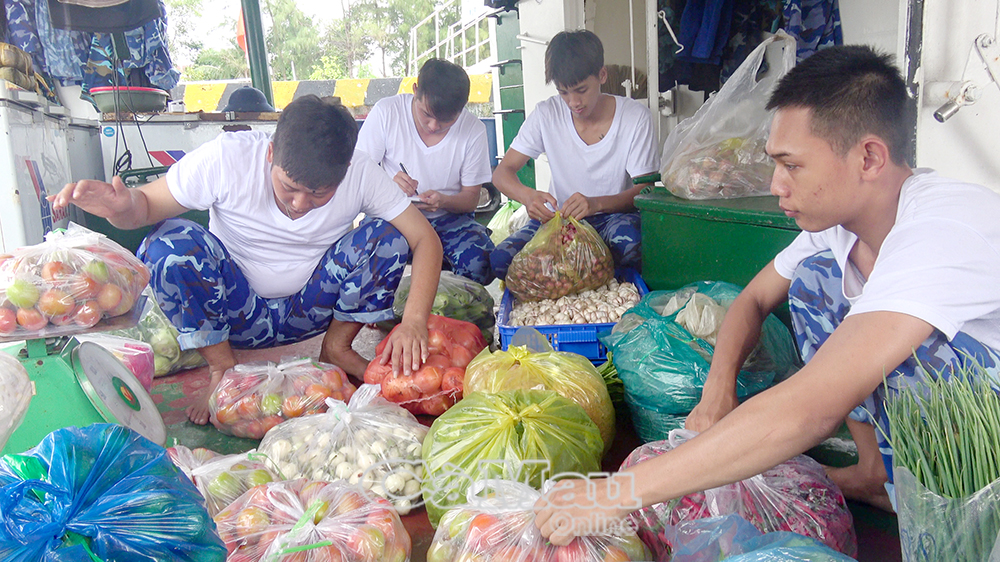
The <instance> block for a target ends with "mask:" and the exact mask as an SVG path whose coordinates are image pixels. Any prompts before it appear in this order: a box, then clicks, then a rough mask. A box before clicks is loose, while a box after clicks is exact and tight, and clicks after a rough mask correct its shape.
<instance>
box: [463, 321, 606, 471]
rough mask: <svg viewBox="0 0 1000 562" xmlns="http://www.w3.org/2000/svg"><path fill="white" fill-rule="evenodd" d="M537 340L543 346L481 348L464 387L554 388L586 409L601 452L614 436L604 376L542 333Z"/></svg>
mask: <svg viewBox="0 0 1000 562" xmlns="http://www.w3.org/2000/svg"><path fill="white" fill-rule="evenodd" d="M521 329H522V330H531V329H532V328H521ZM536 341H538V342H539V343H540V345H541V346H543V347H542V349H531V348H529V347H527V346H520V345H512V346H510V347H508V348H507V351H495V352H492V353H490V350H489V349H488V348H487V349H485V350H483V352H482V353H480V354H479V355H477V356H476V358H475V359H473V360H472V362H471V363H469V366H468V367H466V369H465V391H466V392H469V393H471V392H499V391H501V390H514V389H518V388H523V389H529V388H535V389H545V390H554V391H556V392H558V393H559V394H560V395H561V396H564V397H566V398H569V399H570V400H572V401H573V402H576V403H577V404H579V405H580V406H581V407H582V408H583V409H584V411H585V412H587V416H589V417H590V419H591V420H592V421H593V422H594V424H596V425H597V429H598V430H600V432H601V439H602V440H603V441H604V452H607V451H608V449H610V448H611V443H612V442H614V439H615V407H614V404H612V403H611V396H610V395H609V394H608V387H607V385H606V384H605V383H604V377H602V376H601V374H600V373H598V372H597V368H596V367H594V364H593V363H591V362H590V360H589V359H587V358H586V357H584V356H582V355H578V354H576V353H567V352H563V351H553V350H552V346H551V345H549V343H548V341H547V340H546V339H545V338H544V337H542V338H537V339H536ZM546 348H547V349H546Z"/></svg>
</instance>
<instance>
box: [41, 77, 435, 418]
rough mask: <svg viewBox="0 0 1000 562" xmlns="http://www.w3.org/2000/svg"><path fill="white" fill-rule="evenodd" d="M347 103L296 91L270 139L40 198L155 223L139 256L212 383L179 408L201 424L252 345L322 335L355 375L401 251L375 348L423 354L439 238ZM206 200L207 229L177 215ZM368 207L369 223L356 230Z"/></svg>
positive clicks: (248, 135)
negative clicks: (366, 143) (162, 170)
mask: <svg viewBox="0 0 1000 562" xmlns="http://www.w3.org/2000/svg"><path fill="white" fill-rule="evenodd" d="M356 140H357V124H356V123H355V121H354V118H353V117H352V116H351V114H350V113H349V112H348V111H347V109H345V108H344V107H343V106H339V105H332V104H328V103H326V102H323V101H322V100H320V99H319V98H318V97H316V96H304V97H302V98H299V99H296V100H295V101H293V102H292V103H290V104H289V105H288V106H287V107H286V108H285V110H284V111H283V112H282V113H281V116H280V117H279V118H278V123H277V128H276V130H275V132H274V135H273V136H268V135H266V134H263V133H259V132H253V131H250V132H239V133H224V134H222V135H220V136H219V137H218V138H216V139H215V140H212V141H209V142H207V143H205V144H204V145H202V146H200V147H198V148H197V149H196V150H194V151H192V152H190V153H189V154H187V155H186V156H185V157H184V158H183V159H181V160H180V161H178V163H177V164H174V165H173V166H172V167H171V168H170V170H169V171H168V172H167V175H166V176H165V177H162V178H160V179H157V180H156V181H153V182H151V183H149V184H146V185H143V186H141V187H138V188H135V189H128V188H126V187H125V185H124V184H123V183H122V181H121V179H120V178H118V177H115V178H113V180H112V182H111V183H105V182H101V181H95V180H84V181H80V182H77V183H71V184H67V185H66V187H65V188H63V189H62V191H60V192H59V193H58V194H56V195H54V196H52V197H50V200H51V201H52V203H53V205H54V206H55V208H63V207H65V206H66V205H69V204H70V203H73V204H75V205H77V206H78V207H80V208H82V209H84V210H85V211H88V212H90V213H92V214H95V215H97V216H101V217H105V218H107V219H108V220H109V221H110V222H111V224H113V225H115V226H116V227H117V228H122V229H132V228H139V227H141V226H146V225H154V224H155V225H157V226H156V227H155V228H154V229H153V231H152V232H151V233H150V234H149V236H147V237H146V239H145V240H144V241H143V243H142V246H141V247H140V249H139V252H138V255H139V257H140V258H141V259H142V260H143V261H144V262H145V263H146V265H147V266H148V267H149V268H150V273H151V278H150V285H151V287H152V288H153V291H154V293H155V295H156V299H157V302H158V303H159V304H160V307H161V308H162V309H163V312H164V313H165V314H166V315H167V317H168V318H169V319H170V321H171V322H172V323H173V324H174V326H176V327H177V329H178V330H179V331H180V334H181V335H180V337H179V338H178V343H180V345H181V348H182V349H197V350H198V351H199V352H200V353H201V354H202V356H204V357H205V360H206V361H207V362H208V367H209V372H210V375H211V384H210V385H209V388H207V389H205V391H204V394H203V395H201V396H200V397H198V399H197V401H196V403H195V404H194V405H193V406H191V407H190V408H188V411H187V414H188V417H189V419H190V420H191V421H192V422H194V423H196V424H205V423H207V422H208V418H209V416H208V414H209V412H208V397H209V394H210V393H211V392H212V390H213V389H214V388H215V386H216V385H217V384H218V382H219V380H220V379H221V378H222V375H223V374H224V373H225V372H226V371H227V370H228V369H229V368H231V367H233V366H234V365H236V359H235V357H234V356H233V352H232V349H233V348H234V347H236V348H244V349H245V348H262V347H271V346H275V345H281V344H286V343H292V342H295V341H300V340H303V339H306V338H309V337H312V336H315V335H318V334H321V333H324V332H325V334H326V336H325V338H324V339H323V344H322V351H321V353H320V357H319V359H320V360H321V361H325V362H329V363H333V364H335V365H338V366H339V367H341V368H342V369H344V370H345V371H346V372H347V373H348V374H350V375H352V376H354V377H356V378H360V377H362V375H363V374H364V370H365V368H366V366H367V361H366V360H365V359H364V358H362V357H361V356H360V355H358V353H357V352H355V351H354V350H353V349H352V348H351V344H352V342H353V341H354V338H355V336H357V334H358V332H359V331H360V330H361V328H362V326H363V325H364V324H365V323H369V322H377V321H380V320H386V319H388V318H391V317H392V315H393V312H392V301H393V294H394V292H395V290H396V286H397V285H398V284H399V280H400V278H401V277H402V274H403V268H404V267H405V265H406V261H407V258H409V257H410V256H411V255H412V257H413V269H412V275H413V279H414V282H413V290H412V292H411V293H410V297H409V299H407V302H406V309H405V311H404V312H403V321H402V325H401V326H400V328H399V329H397V330H396V331H394V332H393V334H392V336H390V341H389V342H388V344H387V345H386V347H385V352H384V353H383V354H382V356H381V360H382V361H383V363H386V362H389V361H391V362H392V364H393V366H394V368H396V369H399V370H403V371H411V370H415V369H417V368H418V367H419V365H420V363H421V362H422V361H423V360H424V359H426V357H427V349H428V348H427V319H428V317H429V315H430V309H431V304H432V303H433V300H434V295H435V292H436V288H437V282H438V275H439V274H440V271H441V243H440V241H439V240H438V237H437V235H436V234H435V233H434V230H433V229H432V228H431V226H430V224H428V222H427V220H426V219H425V218H424V217H423V215H422V214H421V213H420V212H419V211H418V210H417V209H416V208H414V207H413V206H412V205H410V203H409V201H407V199H406V197H405V196H404V195H403V194H402V192H400V191H399V189H397V188H396V187H395V185H393V183H392V182H391V181H389V179H388V178H386V177H385V174H383V173H382V171H381V170H380V169H379V168H378V166H376V165H375V163H374V162H372V161H371V159H369V158H368V157H367V156H364V155H362V154H360V153H358V154H356V153H355V152H354V146H355V143H356ZM189 209H207V210H208V211H209V228H208V229H207V230H206V229H205V228H204V227H202V226H201V225H199V224H197V223H194V222H192V221H188V220H185V219H178V218H173V217H177V215H180V214H181V213H183V212H185V211H187V210H189ZM359 212H364V213H366V214H367V215H369V216H370V217H375V220H371V221H368V222H366V224H364V225H362V226H360V227H359V228H356V229H352V227H353V220H354V218H355V217H356V216H357V215H358V213H359Z"/></svg>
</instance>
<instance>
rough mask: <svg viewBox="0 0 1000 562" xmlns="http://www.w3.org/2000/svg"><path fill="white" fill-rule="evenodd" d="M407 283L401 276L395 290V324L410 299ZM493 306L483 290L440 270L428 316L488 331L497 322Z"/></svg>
mask: <svg viewBox="0 0 1000 562" xmlns="http://www.w3.org/2000/svg"><path fill="white" fill-rule="evenodd" d="M410 280H411V278H410V276H409V275H407V276H406V277H403V280H402V281H400V282H399V287H398V288H397V289H396V296H395V300H394V301H393V303H392V312H393V314H395V316H396V322H397V323H398V322H399V321H400V320H402V319H403V310H404V309H405V308H406V300H407V298H408V297H409V296H410ZM494 305H495V303H494V302H493V296H492V295H490V292H489V291H487V290H486V287H483V286H482V285H480V284H479V283H476V282H475V281H473V280H471V279H467V278H465V277H462V276H461V275H456V274H454V273H452V272H450V271H442V272H441V278H440V280H439V281H438V289H437V295H435V297H434V304H433V306H432V307H431V313H432V314H436V315H438V316H444V317H445V318H451V319H453V320H462V321H463V322H471V323H473V324H475V325H476V326H478V327H479V328H480V329H481V330H491V329H492V328H493V326H494V325H495V324H496V320H497V318H496V314H495V313H494V312H493V306H494Z"/></svg>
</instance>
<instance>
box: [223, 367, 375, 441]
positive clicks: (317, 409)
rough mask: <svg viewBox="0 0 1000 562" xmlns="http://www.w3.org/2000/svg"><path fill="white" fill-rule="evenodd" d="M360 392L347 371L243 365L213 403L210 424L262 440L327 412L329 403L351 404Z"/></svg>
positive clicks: (231, 374)
mask: <svg viewBox="0 0 1000 562" xmlns="http://www.w3.org/2000/svg"><path fill="white" fill-rule="evenodd" d="M355 390H356V388H355V386H354V385H353V384H351V382H350V381H349V380H348V379H347V373H345V372H344V370H343V369H341V368H340V367H337V366H336V365H330V364H327V363H320V362H319V361H315V360H313V359H309V358H302V359H295V360H292V361H285V362H283V363H281V364H275V363H272V362H270V361H253V362H250V363H242V364H240V365H237V366H235V367H233V368H232V369H229V370H228V371H226V374H224V375H222V380H221V381H219V385H218V386H217V387H215V390H214V391H213V392H212V395H211V396H210V397H209V400H208V410H209V414H210V417H209V419H210V421H211V422H212V425H214V426H215V427H216V428H217V429H218V430H219V431H221V432H223V433H227V434H229V435H235V436H236V437H247V438H250V439H260V438H261V437H263V436H264V434H265V433H267V431H268V430H269V429H271V428H272V427H274V426H276V425H278V424H279V423H281V422H283V421H285V420H290V419H292V418H297V417H299V416H304V415H308V414H319V413H322V412H325V411H326V399H327V398H333V399H334V400H340V401H344V400H349V399H350V398H351V395H352V394H354V391H355Z"/></svg>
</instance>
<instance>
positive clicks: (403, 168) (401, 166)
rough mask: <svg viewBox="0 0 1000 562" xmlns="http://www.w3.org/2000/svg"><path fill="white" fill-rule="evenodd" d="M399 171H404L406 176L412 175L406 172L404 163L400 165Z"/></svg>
mask: <svg viewBox="0 0 1000 562" xmlns="http://www.w3.org/2000/svg"><path fill="white" fill-rule="evenodd" d="M399 169H400V170H402V171H403V173H404V174H406V175H410V172H407V171H406V166H404V165H403V163H402V162H400V163H399Z"/></svg>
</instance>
